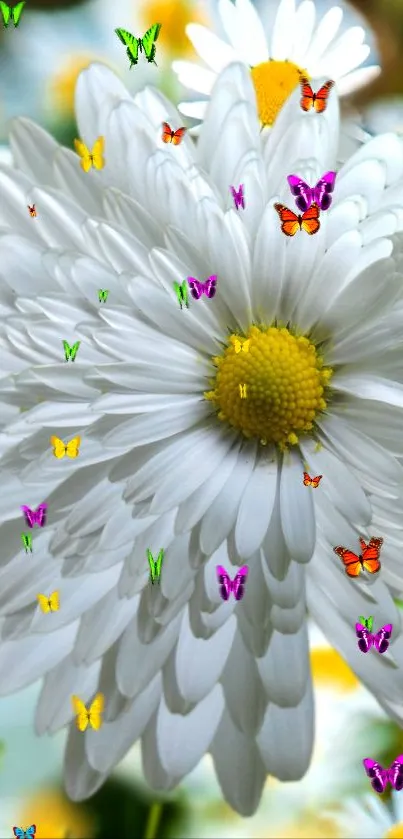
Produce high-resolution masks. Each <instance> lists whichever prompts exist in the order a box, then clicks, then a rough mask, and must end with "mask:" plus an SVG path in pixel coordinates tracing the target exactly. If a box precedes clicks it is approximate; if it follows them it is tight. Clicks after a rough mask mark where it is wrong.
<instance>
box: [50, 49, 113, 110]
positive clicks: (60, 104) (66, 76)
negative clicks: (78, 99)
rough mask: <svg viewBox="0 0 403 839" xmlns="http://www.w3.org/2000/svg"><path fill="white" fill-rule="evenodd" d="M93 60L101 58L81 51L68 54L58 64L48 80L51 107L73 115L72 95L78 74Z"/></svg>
mask: <svg viewBox="0 0 403 839" xmlns="http://www.w3.org/2000/svg"><path fill="white" fill-rule="evenodd" d="M93 61H102V58H101V59H100V58H99V57H97V56H94V55H90V54H82V53H81V54H78V55H74V56H68V57H67V58H66V59H65V60H64V61H63V62H62V63H61V64H60V65H59V67H58V68H57V70H56V71H55V73H54V75H53V76H52V78H51V79H50V82H49V98H50V105H51V107H52V108H55V109H57V110H58V111H60V112H61V113H63V114H66V115H67V116H73V115H74V95H75V90H76V84H77V79H78V76H79V75H80V73H81V72H82V71H83V70H85V69H86V67H88V66H89V65H90V64H92V62H93ZM103 63H105V62H103Z"/></svg>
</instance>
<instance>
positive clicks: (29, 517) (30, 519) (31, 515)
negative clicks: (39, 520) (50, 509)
mask: <svg viewBox="0 0 403 839" xmlns="http://www.w3.org/2000/svg"><path fill="white" fill-rule="evenodd" d="M21 510H22V512H23V513H24V518H25V521H26V523H27V525H28V527H33V526H34V524H35V522H36V514H35V512H34V510H31V508H30V507H27V506H26V505H25V504H22V506H21Z"/></svg>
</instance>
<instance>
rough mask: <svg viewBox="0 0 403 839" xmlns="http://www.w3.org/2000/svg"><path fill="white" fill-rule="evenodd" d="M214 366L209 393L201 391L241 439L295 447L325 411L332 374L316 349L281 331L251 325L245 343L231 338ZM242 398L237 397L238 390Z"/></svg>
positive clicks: (287, 332)
mask: <svg viewBox="0 0 403 839" xmlns="http://www.w3.org/2000/svg"><path fill="white" fill-rule="evenodd" d="M228 344H229V346H228V347H226V349H225V350H224V352H223V355H222V356H219V357H215V358H213V363H214V365H215V366H216V367H217V368H218V369H217V373H216V376H215V379H214V380H213V381H212V385H213V386H214V390H211V391H208V392H207V393H205V394H204V395H205V397H206V399H210V400H211V401H212V402H214V403H215V404H216V405H217V407H218V418H219V419H220V420H222V421H226V422H228V423H229V424H230V425H232V426H233V427H234V428H239V429H240V430H241V431H242V432H243V434H244V436H245V437H257V438H258V439H259V440H260V442H261V443H262V444H263V445H266V444H267V443H274V444H277V445H278V446H279V447H280V448H286V447H287V445H296V444H297V443H298V438H299V436H301V435H302V434H305V433H309V432H311V431H312V429H313V425H314V422H315V419H316V417H317V415H318V413H320V412H321V411H324V410H325V409H326V407H327V405H326V401H325V399H324V390H325V387H326V385H327V383H328V381H329V379H330V378H331V376H332V372H333V371H332V370H331V368H330V367H324V366H323V361H322V359H321V357H320V355H319V354H318V352H317V350H316V348H315V346H314V345H313V344H312V343H311V341H309V340H308V338H304V337H302V336H297V335H293V334H291V332H290V331H289V330H288V329H287V328H284V327H277V326H270V327H268V328H265V327H261V328H258V327H257V326H251V327H250V329H249V332H248V336H247V339H246V340H245V339H244V338H239V337H238V336H237V335H231V336H230V337H229V339H228ZM240 385H242V392H243V393H245V390H244V387H243V386H244V385H246V397H245V396H244V397H241V389H240Z"/></svg>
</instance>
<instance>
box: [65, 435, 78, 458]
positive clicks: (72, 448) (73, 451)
mask: <svg viewBox="0 0 403 839" xmlns="http://www.w3.org/2000/svg"><path fill="white" fill-rule="evenodd" d="M80 443H81V437H73V439H72V440H70V441H69V442H68V443H67V445H66V454H67V456H68V457H78V454H79V451H80Z"/></svg>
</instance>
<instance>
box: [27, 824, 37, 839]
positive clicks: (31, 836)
mask: <svg viewBox="0 0 403 839" xmlns="http://www.w3.org/2000/svg"><path fill="white" fill-rule="evenodd" d="M35 833H36V824H31V826H30V827H27V829H26V831H25V836H26V837H27V839H35Z"/></svg>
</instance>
